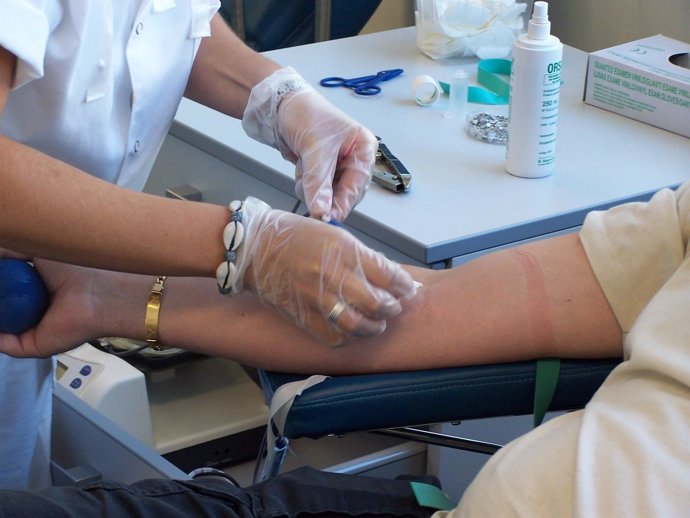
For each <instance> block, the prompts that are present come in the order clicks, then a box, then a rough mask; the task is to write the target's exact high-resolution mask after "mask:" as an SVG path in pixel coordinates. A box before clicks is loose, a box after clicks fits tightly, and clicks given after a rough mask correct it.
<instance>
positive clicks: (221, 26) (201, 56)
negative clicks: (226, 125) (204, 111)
mask: <svg viewBox="0 0 690 518" xmlns="http://www.w3.org/2000/svg"><path fill="white" fill-rule="evenodd" d="M279 68H280V65H278V64H277V63H275V62H273V61H271V60H270V59H268V58H266V57H265V56H263V55H261V54H259V53H258V52H255V51H254V50H252V49H251V48H249V47H248V46H247V45H245V44H244V42H243V41H242V40H241V39H240V38H238V37H237V36H236V35H235V34H234V33H233V32H232V30H231V29H230V27H228V25H227V24H226V23H225V21H224V20H223V18H222V17H221V16H220V15H219V14H216V15H215V16H214V17H213V19H212V20H211V36H210V37H208V38H204V39H203V40H202V42H201V45H200V47H199V52H198V53H197V56H196V58H195V60H194V66H193V67H192V72H191V74H190V77H189V81H188V82H187V89H186V91H185V97H187V98H189V99H192V100H194V101H197V102H199V103H201V104H204V105H206V106H208V107H210V108H213V109H215V110H217V111H220V112H222V113H225V114H227V115H230V116H232V117H235V118H238V119H241V118H242V114H243V113H244V109H245V107H246V106H247V101H248V100H249V94H250V92H251V89H252V88H253V87H254V85H256V84H257V83H259V82H261V80H262V79H264V78H266V77H268V76H269V75H271V73H273V72H274V71H276V70H278V69H279Z"/></svg>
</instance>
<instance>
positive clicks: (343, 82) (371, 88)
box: [319, 68, 403, 95]
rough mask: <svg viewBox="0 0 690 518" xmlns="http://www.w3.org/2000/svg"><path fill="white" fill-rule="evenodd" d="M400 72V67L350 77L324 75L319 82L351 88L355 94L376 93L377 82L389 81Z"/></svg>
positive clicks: (401, 71)
mask: <svg viewBox="0 0 690 518" xmlns="http://www.w3.org/2000/svg"><path fill="white" fill-rule="evenodd" d="M402 73H403V70H402V68H394V69H392V70H382V71H381V72H377V73H376V74H373V75H369V76H362V77H353V78H351V79H346V78H344V77H336V76H332V77H324V78H323V79H322V80H321V81H320V82H319V84H320V85H321V86H325V87H327V88H335V87H338V86H344V87H345V88H349V89H351V90H353V91H354V92H355V93H356V94H357V95H376V94H380V93H381V87H380V86H378V84H379V83H381V82H383V81H389V80H391V79H393V78H394V77H398V76H399V75H400V74H402Z"/></svg>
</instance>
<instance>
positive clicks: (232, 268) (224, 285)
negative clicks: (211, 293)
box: [216, 200, 244, 295]
mask: <svg viewBox="0 0 690 518" xmlns="http://www.w3.org/2000/svg"><path fill="white" fill-rule="evenodd" d="M229 208H230V223H228V224H227V225H226V226H225V230H223V245H224V246H225V257H224V260H223V262H222V263H220V265H218V268H217V269H216V282H217V283H218V291H220V292H221V293H222V294H223V295H228V294H230V293H232V288H233V284H234V282H235V277H236V275H237V249H238V248H239V246H240V245H241V244H242V241H243V240H244V224H243V223H242V202H241V201H238V200H235V201H233V202H231V203H230V205H229Z"/></svg>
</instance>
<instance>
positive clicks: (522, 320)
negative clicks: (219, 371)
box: [0, 234, 622, 374]
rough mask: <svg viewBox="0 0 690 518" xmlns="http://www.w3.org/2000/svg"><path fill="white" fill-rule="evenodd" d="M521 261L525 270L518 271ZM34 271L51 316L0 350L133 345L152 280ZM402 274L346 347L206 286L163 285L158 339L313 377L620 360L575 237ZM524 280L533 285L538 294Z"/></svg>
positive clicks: (194, 282)
mask: <svg viewBox="0 0 690 518" xmlns="http://www.w3.org/2000/svg"><path fill="white" fill-rule="evenodd" d="M525 257H528V258H529V260H530V264H531V265H532V266H531V268H532V270H527V269H526V268H525ZM37 266H38V268H39V270H40V271H41V273H42V275H43V276H44V278H45V279H47V280H48V284H49V286H50V289H51V291H53V292H55V295H54V298H53V305H52V308H51V311H50V312H49V313H48V314H47V315H46V317H45V318H44V320H43V321H42V322H41V324H40V325H39V326H38V327H37V328H36V329H33V330H30V331H28V332H27V333H25V334H24V335H22V336H21V337H13V336H9V335H0V351H1V352H4V353H7V354H10V355H13V356H49V355H51V354H55V353H56V352H59V351H61V350H66V349H69V348H71V347H73V346H75V345H78V344H80V343H82V342H83V341H85V340H86V339H89V338H94V337H99V336H128V337H131V338H136V339H142V338H143V331H144V324H143V321H144V308H145V304H146V299H147V297H148V293H149V290H150V288H151V285H152V282H153V279H152V278H151V277H147V276H134V275H129V276H128V275H121V274H115V273H110V272H88V271H75V270H74V269H72V268H71V267H65V266H64V265H59V264H54V263H48V262H43V261H38V262H37ZM409 271H410V272H411V273H412V275H413V276H414V277H415V278H416V279H417V280H418V281H420V282H422V283H423V284H424V287H423V288H422V289H420V290H419V291H418V293H417V295H416V296H415V297H414V298H413V299H411V300H408V301H406V302H405V311H404V312H403V314H402V315H401V316H399V317H397V318H396V319H394V320H392V321H391V322H390V323H389V325H388V328H387V329H386V331H385V332H384V333H383V334H382V335H379V336H376V337H367V338H352V339H350V340H349V341H348V342H346V343H345V344H344V345H343V346H341V347H338V348H334V349H331V348H328V347H326V346H324V345H323V344H322V343H320V342H318V341H317V340H315V339H314V338H312V337H311V336H309V335H307V334H306V333H305V332H304V331H302V330H301V329H298V328H297V327H295V326H294V325H292V324H291V323H289V322H288V321H287V320H285V319H284V318H283V317H281V316H280V315H278V314H277V313H275V312H273V311H272V310H270V309H267V308H265V307H263V306H262V305H261V303H260V302H258V301H257V300H256V298H254V297H252V296H251V295H244V296H240V297H233V298H230V297H221V296H219V295H217V294H214V293H213V289H212V288H213V286H210V285H207V284H206V282H205V280H200V279H189V278H170V279H168V284H167V286H166V291H165V292H164V295H163V303H162V308H161V315H160V328H159V329H160V336H161V340H162V342H163V343H166V344H168V345H175V346H179V347H184V348H188V349H190V350H196V351H199V352H203V353H206V354H210V355H218V356H224V357H228V358H232V359H235V360H238V361H240V362H242V363H244V364H247V365H253V366H257V367H262V368H267V369H276V370H281V371H291V372H302V373H322V374H343V373H362V372H380V371H394V370H412V369H427V368H437V367H447V366H461V365H468V364H483V363H494V362H502V361H515V360H527V359H534V358H540V357H553V356H558V357H563V358H605V357H615V356H620V355H621V354H622V334H621V330H620V327H619V325H618V323H617V321H616V319H615V316H614V315H613V312H612V311H611V309H610V307H609V305H608V302H607V300H606V298H605V296H604V294H603V292H602V291H601V288H600V287H599V284H598V283H597V280H596V278H595V276H594V274H593V273H592V270H591V268H590V266H589V263H588V261H587V258H586V256H585V253H584V250H583V248H582V245H581V243H580V240H579V237H578V236H577V235H575V234H572V235H566V236H561V237H557V238H553V239H549V240H544V241H539V242H535V243H531V244H528V245H525V246H522V247H519V248H515V249H509V250H505V251H500V252H497V253H494V254H490V255H486V256H483V257H480V258H478V259H476V260H475V261H472V262H470V263H467V264H466V265H463V266H460V267H458V268H454V269H452V270H442V271H436V270H426V269H420V268H411V267H410V268H409ZM535 272H537V275H536V277H535ZM535 278H537V279H541V281H540V282H537V283H536V284H538V285H536V284H535ZM37 344H40V346H38V345H37Z"/></svg>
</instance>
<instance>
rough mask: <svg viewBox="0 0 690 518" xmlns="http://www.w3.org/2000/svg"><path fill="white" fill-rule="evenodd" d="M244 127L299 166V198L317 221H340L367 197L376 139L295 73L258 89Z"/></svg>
mask: <svg viewBox="0 0 690 518" xmlns="http://www.w3.org/2000/svg"><path fill="white" fill-rule="evenodd" d="M269 100H270V101H269ZM242 125H243V127H244V129H245V131H246V132H247V134H248V135H250V136H251V137H252V138H255V139H256V140H259V141H260V142H264V143H266V144H269V145H272V146H273V147H275V148H277V149H278V150H279V151H280V152H281V154H282V155H283V157H284V158H286V159H287V160H290V161H291V162H293V163H294V164H295V166H296V168H295V178H296V182H297V183H296V186H295V191H296V194H297V196H298V197H299V198H300V199H301V200H302V201H304V202H305V204H306V205H307V209H308V210H309V213H310V214H311V215H312V216H313V217H315V218H321V217H322V216H327V217H328V218H329V219H336V220H338V221H342V220H344V219H345V218H346V217H347V215H348V214H349V213H350V211H351V210H352V208H353V207H354V206H355V205H357V203H359V201H360V200H361V199H362V197H363V196H364V194H365V192H366V190H367V188H368V186H369V183H370V181H371V174H372V168H373V165H374V160H375V158H376V150H377V148H378V143H377V141H376V137H375V136H374V135H373V134H372V133H371V131H369V130H368V129H367V128H365V127H363V126H362V125H361V124H359V123H358V122H356V121H354V120H353V119H352V118H350V117H349V116H347V115H346V114H345V113H343V112H342V111H341V110H339V109H338V108H336V107H335V106H334V105H333V104H331V103H330V102H328V101H327V100H326V99H325V98H324V97H323V96H322V95H321V94H319V93H317V92H316V91H315V90H314V89H313V88H312V87H311V86H309V85H308V84H306V82H305V81H304V80H303V79H302V78H301V76H299V74H297V73H296V72H295V71H294V70H292V69H291V68H283V69H280V70H278V71H276V72H274V73H273V74H272V75H271V76H269V77H268V78H266V79H264V81H262V82H261V83H259V84H258V85H256V86H255V87H254V89H253V90H252V94H251V96H250V99H249V103H248V105H247V109H246V110H245V112H244V117H243V119H242Z"/></svg>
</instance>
